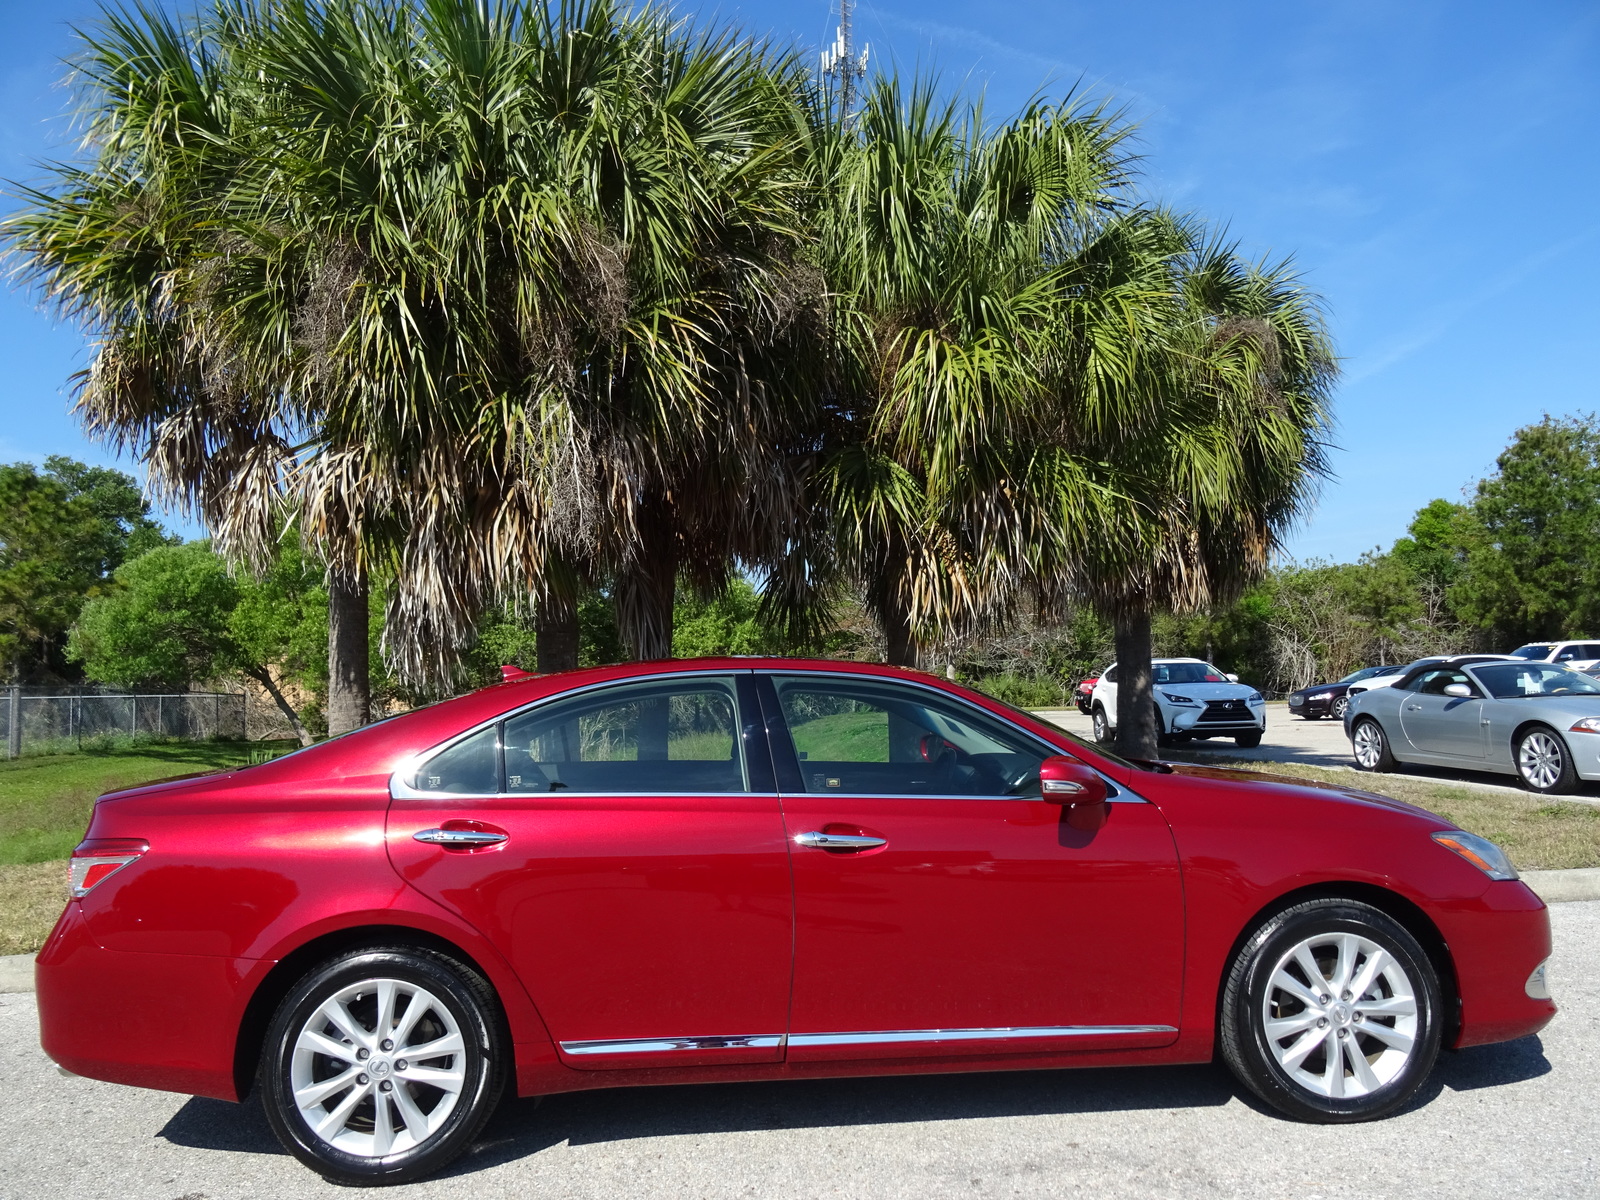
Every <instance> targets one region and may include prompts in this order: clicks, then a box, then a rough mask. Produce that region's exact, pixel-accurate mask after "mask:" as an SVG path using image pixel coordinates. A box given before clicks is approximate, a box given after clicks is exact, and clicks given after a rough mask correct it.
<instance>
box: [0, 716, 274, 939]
mask: <svg viewBox="0 0 1600 1200" xmlns="http://www.w3.org/2000/svg"><path fill="white" fill-rule="evenodd" d="M284 748H287V747H280V746H279V745H278V744H277V743H266V744H263V743H259V742H150V743H144V744H137V743H136V744H133V745H130V746H127V747H125V748H116V749H104V750H84V751H82V752H81V753H75V754H48V755H39V756H38V757H34V758H18V759H13V760H10V761H5V760H0V954H22V953H25V952H28V951H33V950H37V949H38V948H39V947H40V945H42V944H43V942H44V939H45V937H46V935H48V934H49V932H50V927H51V926H52V925H54V924H55V920H56V918H57V917H58V916H60V915H61V906H62V905H63V904H64V903H65V902H66V898H67V864H66V861H65V860H66V857H67V855H69V854H70V853H72V848H73V847H74V846H76V845H77V844H78V842H79V841H80V840H81V839H82V838H83V832H84V830H85V829H86V828H87V827H88V824H89V812H90V810H91V809H92V808H93V807H94V798H95V797H96V796H98V795H100V794H101V793H103V792H110V791H115V790H117V789H118V788H125V787H136V786H137V785H139V784H141V783H149V782H151V781H152V780H156V779H166V778H168V777H170V776H173V775H191V774H194V773H195V772H197V771H215V770H218V769H220V768H224V767H236V766H242V765H243V764H245V763H248V762H250V761H251V757H252V756H256V758H257V759H258V760H259V757H260V756H261V755H262V753H264V752H265V753H272V752H274V751H277V750H280V749H284Z"/></svg>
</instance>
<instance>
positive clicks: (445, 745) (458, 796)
mask: <svg viewBox="0 0 1600 1200" xmlns="http://www.w3.org/2000/svg"><path fill="white" fill-rule="evenodd" d="M753 674H755V668H753V667H735V668H734V669H732V670H729V669H728V668H726V667H721V668H713V667H703V668H700V669H697V670H688V671H669V672H666V673H663V674H658V675H635V676H633V677H632V678H629V679H607V680H603V681H601V682H599V683H587V684H584V686H583V687H580V688H573V689H571V690H570V691H565V692H556V693H555V694H553V695H549V696H540V697H539V698H538V699H537V700H530V701H528V703H526V704H524V705H522V706H521V707H520V708H508V709H506V711H505V712H503V713H497V714H496V715H494V716H492V717H490V718H489V719H488V720H485V721H479V722H478V723H477V724H476V725H473V726H471V727H470V728H468V729H464V730H462V731H461V732H460V733H458V734H456V735H455V736H454V737H452V738H449V739H448V740H446V741H443V742H440V743H439V744H438V745H436V746H430V747H428V748H427V749H426V750H419V751H418V752H417V753H416V754H413V755H411V756H410V757H409V758H407V759H406V760H405V761H403V762H402V763H401V764H400V765H399V766H398V767H397V768H395V770H394V771H393V772H392V773H391V774H390V775H389V798H390V799H391V800H451V799H455V800H476V799H482V798H483V796H482V795H481V794H479V793H465V792H429V791H423V790H421V789H419V788H414V787H412V786H411V785H410V784H408V783H406V779H407V777H409V776H412V775H415V774H416V773H417V772H418V771H419V770H421V769H422V768H423V767H424V766H426V765H427V764H428V763H429V762H430V761H431V760H432V759H434V758H436V757H438V756H439V755H441V754H443V753H444V752H445V751H446V750H448V749H450V748H451V747H452V746H454V745H456V744H457V743H458V742H464V741H466V740H467V739H468V738H469V737H472V736H473V735H474V734H478V733H482V732H483V731H484V730H485V729H488V728H489V727H490V726H491V725H498V724H499V723H500V722H501V721H509V720H511V719H513V718H514V717H520V716H522V715H523V714H524V713H528V712H532V711H533V710H534V709H536V708H541V707H543V706H544V705H546V704H554V703H556V702H557V701H560V700H568V699H571V698H572V697H573V696H582V695H584V694H586V693H588V692H597V691H600V690H602V689H604V688H613V687H628V686H630V685H632V684H636V683H649V682H654V681H656V680H663V679H695V678H699V677H702V676H706V677H711V678H723V679H728V680H733V679H736V678H737V677H738V676H740V675H753ZM733 705H734V711H735V712H737V711H738V708H739V697H738V693H737V689H735V694H734V697H733ZM562 790H563V791H566V789H562ZM551 794H552V793H550V792H492V793H490V795H491V796H492V797H494V798H499V797H500V796H548V795H551ZM566 794H567V795H569V796H579V795H597V796H624V795H634V796H700V795H705V794H707V793H704V792H566ZM710 794H712V795H717V796H734V795H760V796H770V795H771V794H772V793H771V792H754V793H752V792H714V793H710Z"/></svg>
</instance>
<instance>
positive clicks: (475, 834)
mask: <svg viewBox="0 0 1600 1200" xmlns="http://www.w3.org/2000/svg"><path fill="white" fill-rule="evenodd" d="M509 836H510V835H509V834H505V833H488V832H486V831H484V830H479V829H419V830H418V831H417V832H416V833H413V834H412V835H411V840H412V841H414V842H427V843H428V844H429V845H432V846H496V845H499V844H500V843H501V842H503V841H505V840H506V838H508V837H509Z"/></svg>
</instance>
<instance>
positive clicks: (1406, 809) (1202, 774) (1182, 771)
mask: <svg viewBox="0 0 1600 1200" xmlns="http://www.w3.org/2000/svg"><path fill="white" fill-rule="evenodd" d="M1165 765H1166V766H1167V767H1169V768H1170V769H1171V771H1172V773H1173V774H1174V775H1183V776H1187V777H1189V778H1191V779H1215V780H1218V781H1219V782H1225V783H1246V784H1260V785H1262V786H1265V787H1271V788H1274V789H1277V790H1279V791H1281V792H1286V793H1289V794H1291V795H1293V794H1299V795H1300V796H1303V797H1304V798H1306V799H1308V800H1319V801H1322V800H1331V799H1341V800H1349V801H1354V802H1356V803H1358V804H1370V805H1372V806H1373V807H1375V808H1384V809H1388V810H1389V811H1390V812H1398V813H1405V814H1406V815H1407V816H1413V817H1431V818H1433V819H1434V820H1436V821H1438V822H1439V823H1440V824H1441V825H1444V826H1450V827H1451V828H1453V826H1451V825H1450V822H1448V821H1446V820H1445V819H1444V818H1443V817H1441V816H1439V815H1438V814H1437V813H1433V812H1429V811H1428V810H1427V809H1425V808H1422V807H1420V806H1418V805H1415V804H1407V803H1406V802H1405V801H1404V800H1396V799H1395V798H1394V797H1393V796H1380V795H1378V794H1377V793H1376V792H1368V791H1363V790H1362V789H1361V788H1358V787H1345V786H1343V785H1342V784H1337V783H1322V782H1320V781H1319V780H1315V779H1298V778H1296V777H1295V776H1292V775H1269V774H1267V773H1266V772H1264V771H1239V770H1235V769H1233V768H1231V767H1198V766H1194V765H1192V764H1189V763H1173V762H1169V763H1166V764H1165Z"/></svg>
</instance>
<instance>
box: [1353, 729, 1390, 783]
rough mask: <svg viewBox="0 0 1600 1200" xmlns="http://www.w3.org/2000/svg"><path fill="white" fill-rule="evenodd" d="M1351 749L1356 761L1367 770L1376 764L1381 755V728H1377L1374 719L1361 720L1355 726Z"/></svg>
mask: <svg viewBox="0 0 1600 1200" xmlns="http://www.w3.org/2000/svg"><path fill="white" fill-rule="evenodd" d="M1351 750H1352V752H1353V753H1354V754H1355V756H1356V761H1357V762H1358V763H1360V764H1361V765H1362V766H1363V767H1365V768H1366V769H1367V770H1369V771H1370V770H1372V769H1373V768H1374V767H1376V766H1377V765H1378V760H1379V759H1381V758H1382V757H1383V730H1382V729H1380V728H1378V723H1377V722H1376V721H1363V722H1361V724H1359V725H1357V726H1356V731H1355V737H1354V738H1353V740H1352V745H1351Z"/></svg>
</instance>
